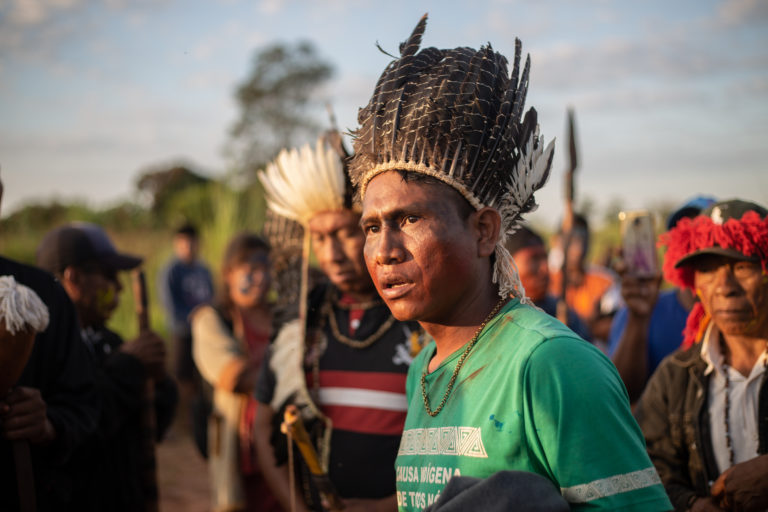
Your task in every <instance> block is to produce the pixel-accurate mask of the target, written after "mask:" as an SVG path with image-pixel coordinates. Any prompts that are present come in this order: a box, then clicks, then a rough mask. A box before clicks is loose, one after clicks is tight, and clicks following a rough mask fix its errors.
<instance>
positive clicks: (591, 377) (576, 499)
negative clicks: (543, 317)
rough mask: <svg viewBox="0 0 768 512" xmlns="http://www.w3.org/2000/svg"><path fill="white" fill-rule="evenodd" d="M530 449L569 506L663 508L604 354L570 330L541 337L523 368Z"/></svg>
mask: <svg viewBox="0 0 768 512" xmlns="http://www.w3.org/2000/svg"><path fill="white" fill-rule="evenodd" d="M523 377H524V379H525V380H524V386H525V398H524V400H525V402H524V407H525V410H524V411H522V412H523V422H524V425H525V431H526V437H527V439H528V445H529V446H530V450H531V453H532V454H533V455H534V457H535V458H536V459H537V461H538V463H539V464H540V465H541V467H542V468H543V470H544V471H545V472H546V473H548V476H549V478H550V479H551V480H552V481H553V482H555V483H556V485H557V486H558V487H560V490H561V492H562V494H563V497H565V499H566V500H567V501H568V502H569V504H570V506H571V508H572V510H625V511H648V510H658V511H661V510H670V509H671V508H672V507H671V505H670V503H669V500H668V498H667V496H666V493H665V492H664V488H663V486H662V484H661V481H660V480H659V477H658V475H657V472H656V469H654V466H653V464H652V463H651V460H650V459H649V457H648V454H647V453H646V451H645V445H644V442H643V434H642V432H641V431H640V428H639V427H638V425H637V422H636V421H635V419H634V418H633V417H632V414H631V412H630V409H629V402H628V401H627V397H626V392H625V390H624V386H623V385H622V384H621V381H620V379H619V376H618V374H617V373H616V369H615V367H614V366H613V364H611V362H610V361H609V360H608V359H607V358H606V357H605V356H603V355H602V353H600V352H599V351H598V350H597V349H596V348H595V347H593V346H591V345H589V344H586V343H581V342H578V341H577V340H576V339H575V338H566V337H556V338H552V339H549V340H547V341H545V342H543V343H541V344H540V345H539V346H538V347H537V348H536V350H534V351H533V352H532V354H531V356H530V357H529V359H528V363H527V365H526V367H525V369H524V371H523Z"/></svg>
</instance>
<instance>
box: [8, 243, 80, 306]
mask: <svg viewBox="0 0 768 512" xmlns="http://www.w3.org/2000/svg"><path fill="white" fill-rule="evenodd" d="M0 275H11V276H13V277H14V279H15V280H16V282H18V283H20V284H23V285H24V286H27V287H28V288H31V289H32V290H34V292H35V293H37V295H38V296H39V297H40V299H41V300H42V301H43V303H45V304H46V305H47V306H49V309H56V308H51V306H53V305H55V304H62V303H69V302H70V300H69V296H68V295H67V293H66V292H65V291H64V288H63V287H62V286H61V284H60V283H59V281H58V280H57V279H56V278H55V277H54V276H53V275H52V274H50V273H48V272H46V271H45V270H42V269H39V268H37V267H33V266H32V265H26V264H24V263H19V262H18V261H14V260H9V259H8V258H3V257H0ZM55 312H56V311H52V313H55Z"/></svg>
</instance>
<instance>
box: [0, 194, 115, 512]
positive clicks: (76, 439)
mask: <svg viewBox="0 0 768 512" xmlns="http://www.w3.org/2000/svg"><path fill="white" fill-rule="evenodd" d="M2 193H3V185H2V182H1V181H0V199H2ZM0 275H8V276H13V277H14V279H15V280H16V282H18V283H19V284H22V285H25V286H27V287H29V288H31V289H32V290H33V291H34V292H35V293H36V294H37V295H38V296H39V297H40V299H42V301H43V303H44V304H45V305H46V306H47V307H48V313H49V318H48V326H47V327H46V328H45V329H44V330H43V331H42V332H40V333H38V334H37V335H36V336H35V341H34V346H33V347H32V353H31V355H30V357H29V360H28V361H27V363H26V365H25V366H24V370H23V372H22V374H21V376H20V377H19V379H18V381H17V382H16V383H15V384H14V386H13V387H12V388H11V390H10V392H9V393H8V394H7V395H5V396H0V510H20V503H19V493H18V488H17V476H18V471H17V468H16V465H15V460H14V454H13V443H15V442H18V441H23V442H28V443H29V446H30V448H31V450H30V452H31V465H32V470H33V471H34V479H33V480H32V481H30V482H26V483H27V484H30V485H31V486H33V487H34V499H35V502H36V506H37V510H38V511H40V512H46V511H60V510H74V509H81V510H83V509H84V510H88V508H87V507H81V498H82V497H81V496H80V495H79V493H83V492H91V490H90V487H89V486H90V480H91V473H92V470H91V468H83V467H81V466H79V465H77V464H76V461H75V459H76V453H77V452H78V451H79V450H81V449H82V447H83V446H84V444H85V443H86V441H87V439H88V438H89V437H90V436H92V435H93V434H94V432H96V429H97V426H98V419H99V414H100V412H101V402H100V400H99V396H98V394H97V392H96V386H95V384H94V375H95V373H96V367H95V363H94V361H93V359H92V358H91V357H90V355H89V354H88V350H87V349H86V347H85V345H84V344H83V342H82V341H81V339H80V328H79V325H78V322H77V313H76V312H75V308H74V306H73V305H72V301H70V300H69V297H68V296H67V294H66V292H65V291H64V289H63V288H62V287H61V285H60V284H59V283H58V282H56V280H54V278H53V276H51V275H50V274H48V273H47V272H44V271H42V270H40V269H37V268H34V267H31V266H29V265H24V264H22V263H18V262H15V261H13V260H9V259H7V258H3V257H1V256H0ZM27 489H29V492H32V489H31V487H28V488H27Z"/></svg>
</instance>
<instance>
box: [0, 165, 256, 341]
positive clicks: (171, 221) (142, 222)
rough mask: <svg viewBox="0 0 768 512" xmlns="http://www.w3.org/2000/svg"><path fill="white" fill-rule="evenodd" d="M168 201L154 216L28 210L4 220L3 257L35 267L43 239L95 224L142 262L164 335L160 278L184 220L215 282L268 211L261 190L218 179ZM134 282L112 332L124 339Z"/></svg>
mask: <svg viewBox="0 0 768 512" xmlns="http://www.w3.org/2000/svg"><path fill="white" fill-rule="evenodd" d="M166 192H167V191H166ZM166 200H167V202H168V204H171V205H174V207H173V208H167V209H163V211H162V212H157V213H155V214H153V212H152V209H151V208H142V207H140V206H138V205H135V204H130V203H125V204H122V205H119V206H116V207H112V208H108V209H103V210H97V209H92V208H89V207H87V206H86V205H85V204H84V203H82V202H75V203H72V204H68V205H67V204H62V203H60V202H54V203H51V204H49V205H40V204H34V205H29V206H27V207H25V208H22V209H21V210H19V211H17V212H15V213H14V214H12V215H10V216H8V217H7V218H5V219H3V220H2V221H0V253H1V254H2V255H3V256H6V257H8V258H12V259H15V260H18V261H22V262H25V263H29V264H34V263H35V251H36V249H37V246H38V244H39V243H40V240H41V239H42V237H43V236H44V235H45V233H47V232H48V231H50V230H51V229H53V228H54V227H56V226H59V225H61V224H64V223H66V222H74V221H85V222H93V223H96V224H98V225H100V226H102V227H103V228H104V229H105V230H106V231H107V233H108V234H109V236H110V238H111V239H112V241H113V243H114V244H115V246H116V247H117V248H118V250H120V251H123V252H127V253H130V254H135V255H137V256H141V257H143V258H144V264H143V269H144V272H145V275H146V281H147V287H148V288H149V290H148V291H149V302H150V322H151V325H152V328H153V329H155V330H156V331H158V332H159V333H161V334H162V335H165V334H166V322H165V311H164V310H163V308H162V306H161V304H160V299H159V297H158V290H157V279H158V275H159V274H160V272H161V271H162V268H163V266H164V265H165V264H166V263H167V262H168V260H169V259H170V258H171V253H172V248H171V238H172V236H173V231H174V230H175V228H176V227H178V225H180V224H181V223H182V222H184V221H190V222H193V223H194V224H196V225H197V226H198V229H199V230H200V233H201V242H202V244H201V256H202V258H203V259H204V260H205V261H206V262H207V263H208V264H209V265H210V268H211V272H212V273H213V276H214V280H217V279H218V268H219V265H220V261H221V256H222V254H223V252H224V248H225V246H226V244H227V242H228V241H229V239H230V238H231V237H232V236H233V235H234V234H235V233H237V232H239V231H242V230H251V231H256V232H260V231H261V228H262V225H263V223H264V210H265V204H264V199H263V193H262V191H261V188H260V187H259V186H257V185H251V186H248V187H244V188H242V189H234V188H233V187H230V186H229V185H227V184H226V183H224V182H222V181H214V180H207V181H206V182H205V183H204V184H201V183H199V182H194V183H192V184H188V185H187V186H184V187H181V188H179V189H177V190H176V191H175V192H174V193H172V194H168V195H167V198H166ZM180 212H183V213H184V214H181V213H180ZM187 213H189V215H188V216H187V215H186V214H187ZM130 279H131V276H130V274H129V273H128V272H124V273H123V275H122V276H121V283H122V285H123V289H124V290H123V293H122V295H121V300H120V306H119V307H118V309H117V311H115V314H114V316H113V317H112V319H111V321H110V327H111V328H113V329H114V330H115V331H117V332H119V333H120V334H122V335H123V336H124V337H125V338H126V339H131V338H132V337H133V336H135V335H136V334H137V331H138V327H137V324H136V316H135V309H134V304H133V297H132V290H131V281H130Z"/></svg>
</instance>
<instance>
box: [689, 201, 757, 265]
mask: <svg viewBox="0 0 768 512" xmlns="http://www.w3.org/2000/svg"><path fill="white" fill-rule="evenodd" d="M750 211H752V212H755V213H757V214H758V215H759V216H760V218H765V217H766V216H768V210H766V209H765V208H763V207H762V206H760V205H759V204H756V203H752V202H749V201H742V200H741V199H729V200H727V201H720V202H719V203H715V204H713V205H712V206H710V207H709V208H707V209H706V210H704V211H703V212H701V215H703V216H705V217H709V218H710V219H712V222H714V223H715V224H718V225H719V224H724V223H725V222H727V221H729V220H731V219H736V220H740V219H741V218H742V217H743V216H744V214H745V213H747V212H750ZM707 254H713V255H715V256H726V257H728V258H734V259H737V260H742V261H752V262H759V261H760V258H758V257H757V256H748V255H746V254H744V253H742V252H740V251H738V250H736V249H731V248H727V247H720V246H719V245H715V246H712V247H705V248H702V249H699V250H697V251H694V252H692V253H690V254H688V255H686V256H683V257H682V258H680V259H679V260H678V261H677V263H675V268H680V267H682V266H684V265H690V264H691V263H692V262H693V261H694V260H695V259H697V258H699V257H700V256H704V255H707Z"/></svg>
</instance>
